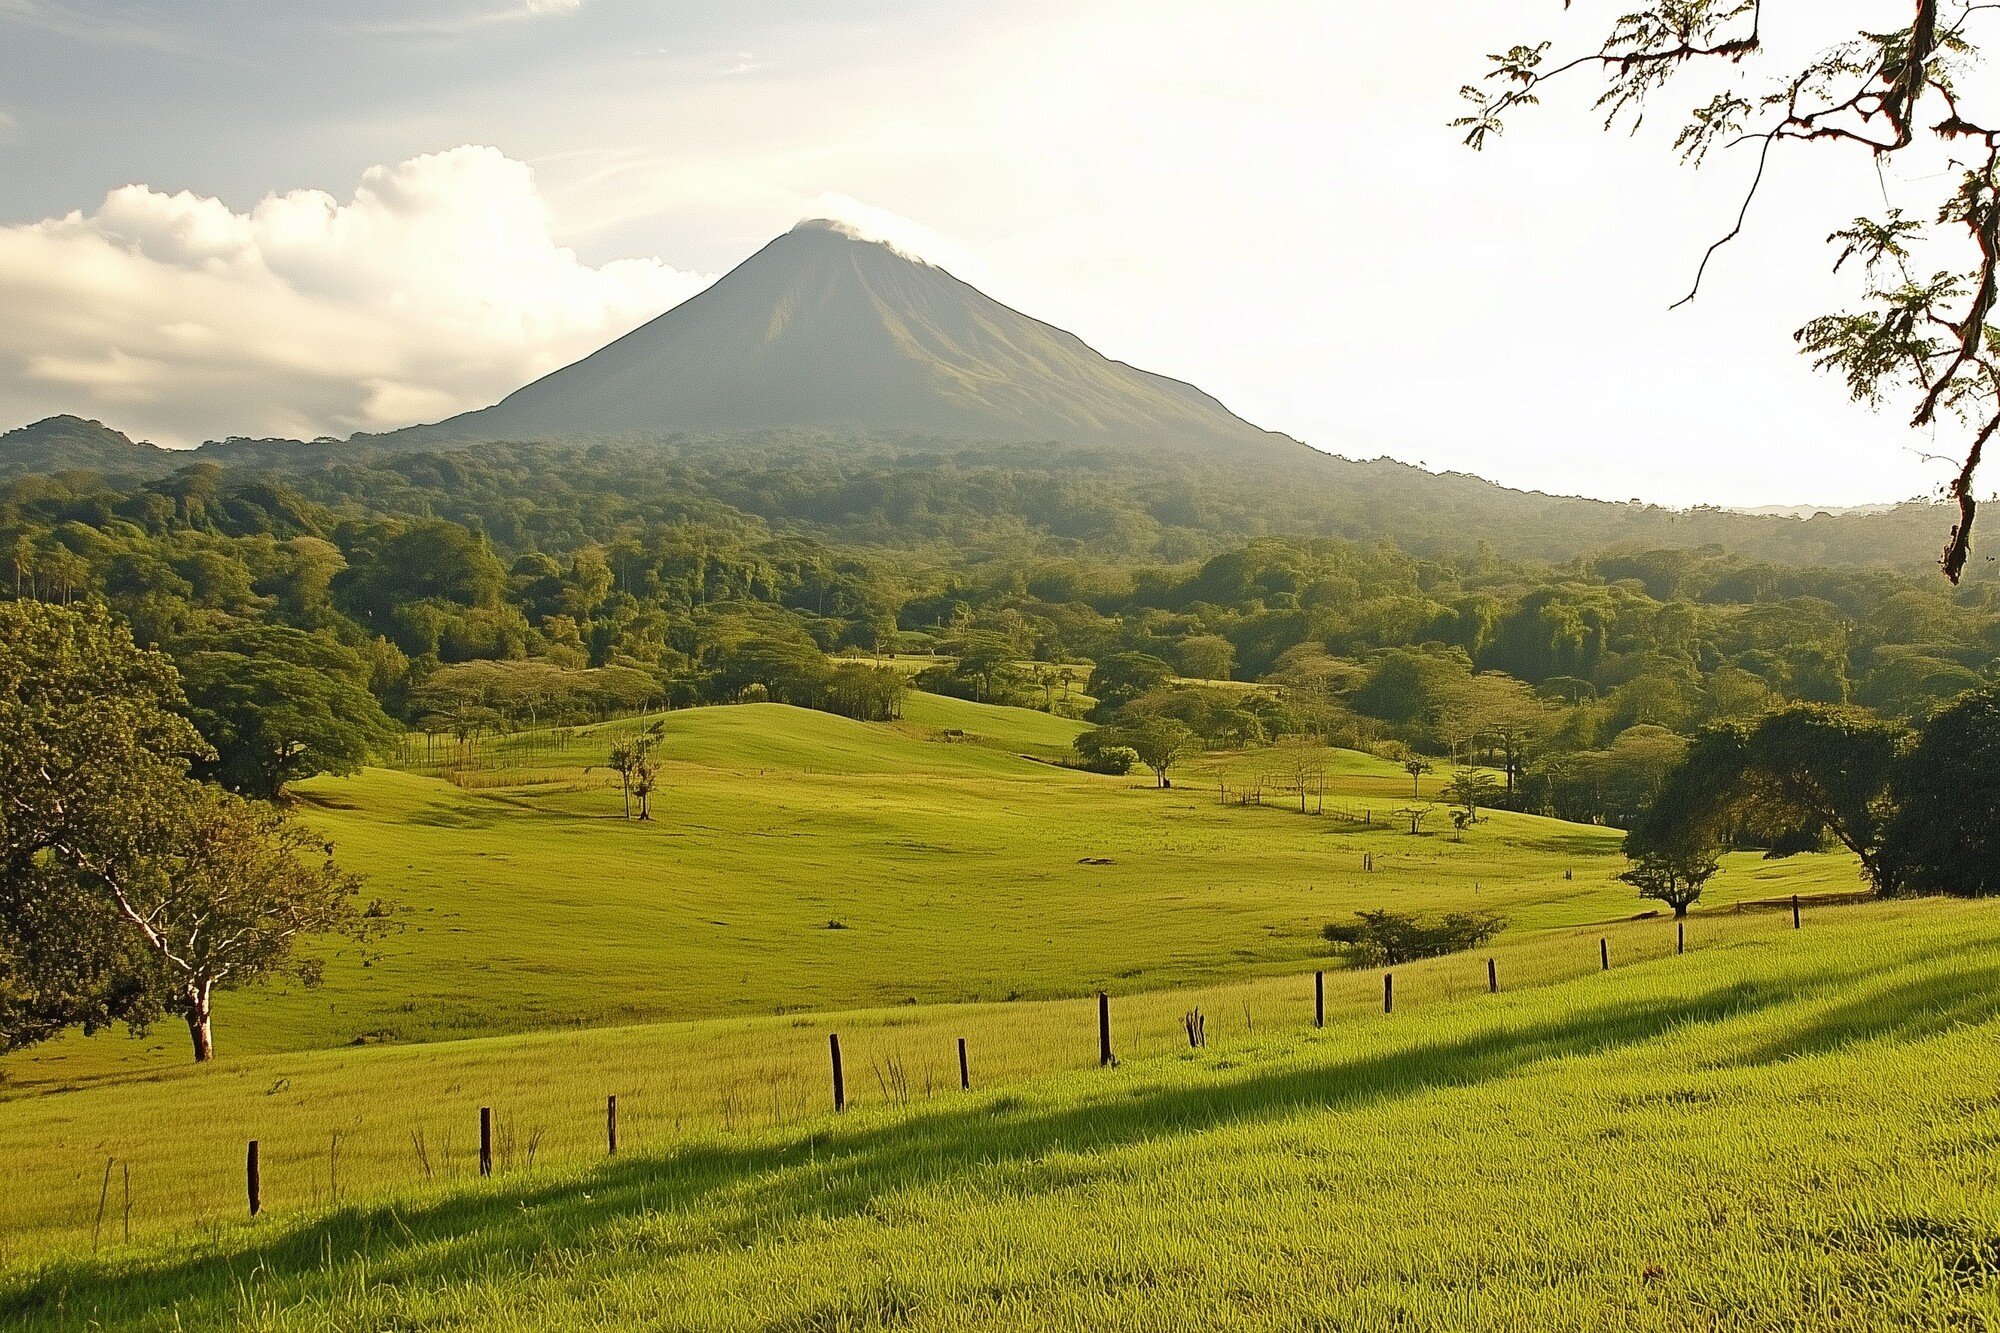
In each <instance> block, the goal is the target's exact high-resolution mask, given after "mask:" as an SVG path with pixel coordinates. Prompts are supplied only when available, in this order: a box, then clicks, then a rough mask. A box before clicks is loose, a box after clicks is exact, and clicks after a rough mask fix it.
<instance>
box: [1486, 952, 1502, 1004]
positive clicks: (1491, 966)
mask: <svg viewBox="0 0 2000 1333" xmlns="http://www.w3.org/2000/svg"><path fill="white" fill-rule="evenodd" d="M1486 993H1487V994H1488V995H1498V994H1499V993H1500V964H1499V963H1497V962H1495V961H1494V960H1493V959H1491V958H1489V959H1487V960H1486Z"/></svg>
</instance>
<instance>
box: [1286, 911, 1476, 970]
mask: <svg viewBox="0 0 2000 1333" xmlns="http://www.w3.org/2000/svg"><path fill="white" fill-rule="evenodd" d="M1506 926H1507V918H1506V917H1504V916H1501V915H1499V914H1498V913H1495V912H1446V913H1444V914H1443V915H1441V916H1437V917H1425V916H1416V915H1412V914H1409V913H1404V912H1390V911H1386V910H1381V909H1377V910H1374V911H1361V912H1356V913H1355V919H1354V920H1353V921H1352V922H1338V921H1335V922H1328V923H1327V924H1326V925H1325V926H1323V927H1321V929H1320V936H1321V938H1323V939H1325V940H1326V942H1327V943H1329V944H1339V945H1345V946H1346V947H1347V951H1348V959H1349V961H1350V962H1351V963H1352V964H1353V965H1354V966H1356V967H1384V966H1389V967H1393V966H1395V965H1396V964H1398V963H1408V962H1414V961H1415V960H1417V959H1419V958H1442V957H1443V956H1444V955H1446V954H1449V953H1457V952H1458V951H1460V950H1461V949H1476V948H1478V947H1479V946H1480V945H1482V944H1484V943H1486V942H1487V941H1488V940H1490V939H1492V938H1493V937H1494V936H1495V935H1498V934H1499V933H1500V932H1501V931H1502V930H1504V929H1506Z"/></svg>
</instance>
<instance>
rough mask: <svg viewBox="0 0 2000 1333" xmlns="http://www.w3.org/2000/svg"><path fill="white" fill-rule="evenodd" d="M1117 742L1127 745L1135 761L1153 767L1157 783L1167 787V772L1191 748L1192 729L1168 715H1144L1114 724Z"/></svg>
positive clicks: (1171, 784) (1168, 781)
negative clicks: (1136, 758) (1117, 725)
mask: <svg viewBox="0 0 2000 1333" xmlns="http://www.w3.org/2000/svg"><path fill="white" fill-rule="evenodd" d="M1116 733H1117V743H1118V744H1122V745H1125V746H1128V747H1130V748H1131V750H1132V752H1133V753H1135V754H1137V755H1138V756H1139V762H1140V763H1142V764H1144V765H1145V766H1146V767H1147V768H1150V769H1152V770H1153V776H1154V777H1155V778H1156V779H1157V780H1158V782H1159V785H1160V786H1161V787H1171V786H1173V785H1174V784H1173V782H1172V781H1171V780H1169V778H1168V777H1167V774H1168V772H1169V771H1171V770H1172V768H1173V767H1174V765H1175V764H1177V763H1179V762H1180V761H1181V760H1182V759H1183V758H1184V757H1186V756H1187V755H1188V754H1189V753H1190V752H1191V751H1192V750H1194V748H1195V735H1194V732H1193V731H1192V730H1191V729H1190V728H1189V727H1188V726H1187V724H1186V723H1184V722H1178V721H1176V720H1174V719H1173V718H1170V717H1145V718H1140V719H1138V720H1137V721H1134V722H1131V723H1128V724H1125V725H1121V726H1119V727H1118V728H1116Z"/></svg>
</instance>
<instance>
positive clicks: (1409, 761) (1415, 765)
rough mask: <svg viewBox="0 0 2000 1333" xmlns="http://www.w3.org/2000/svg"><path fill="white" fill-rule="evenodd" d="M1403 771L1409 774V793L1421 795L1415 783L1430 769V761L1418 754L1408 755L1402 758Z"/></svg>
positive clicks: (1414, 795)
mask: <svg viewBox="0 0 2000 1333" xmlns="http://www.w3.org/2000/svg"><path fill="white" fill-rule="evenodd" d="M1403 771H1404V772H1405V773H1408V774H1409V775H1410V795H1411V796H1412V797H1416V796H1418V795H1421V793H1420V792H1419V791H1418V790H1417V785H1418V783H1420V782H1421V781H1422V780H1423V776H1424V774H1426V773H1428V772H1430V771H1431V761H1430V760H1428V759H1426V758H1424V757H1423V756H1422V755H1420V754H1413V755H1410V756H1409V757H1408V758H1406V759H1404V760H1403Z"/></svg>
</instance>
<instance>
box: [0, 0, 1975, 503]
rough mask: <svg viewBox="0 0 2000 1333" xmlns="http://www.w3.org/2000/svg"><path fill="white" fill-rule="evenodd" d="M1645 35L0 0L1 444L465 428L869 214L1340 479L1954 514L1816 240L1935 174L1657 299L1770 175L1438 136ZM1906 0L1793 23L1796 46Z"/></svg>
mask: <svg viewBox="0 0 2000 1333" xmlns="http://www.w3.org/2000/svg"><path fill="white" fill-rule="evenodd" d="M1620 8H1622V5H1621V4H1620V3H1618V0H1612V3H1609V4H1606V3H1600V2H1599V0H1577V2H1576V3H1575V4H1574V5H1573V6H1572V7H1571V8H1570V10H1569V12H1568V13H1567V14H1565V12H1564V8H1563V6H1562V5H1561V4H1560V3H1559V2H1558V0H1425V2H1424V3H1405V4H1387V5H1385V4H1370V3H1363V2H1362V0H1232V2H1231V3H1230V4H1227V5H1219V4H1215V3H1212V0H1086V2H1083V3H1079V2H1078V0H983V3H981V4H979V5H977V6H970V5H953V4H946V3H941V2H940V0H847V2H845V3H828V2H826V0H819V2H817V3H813V2H809V0H763V2H761V3H743V4H725V5H718V4H715V3H712V0H710V2H705V3H683V2H682V0H442V2H441V3H437V4H427V5H415V4H392V3H387V2H386V0H314V2H313V3H311V4H304V3H273V2H272V0H171V2H168V0H162V3H159V4H152V5H144V4H115V3H97V2H95V0H0V428H5V427H8V426H12V425H17V424H21V423H24V422H27V421H31V420H35V419H38V418H40V417H43V416H48V415H52V414H55V413H59V412H72V413H76V414H78V415H81V416H87V417H95V418H98V419H101V420H103V421H105V422H106V423H107V424H110V425H113V426H116V427H118V428H120V429H122V430H125V431H127V432H128V433H130V434H132V435H134V436H137V437H141V438H148V439H152V440H154V441H157V442H159V443H162V444H172V445H186V444H193V443H197V442H199V441H201V440H203V439H211V438H223V437H227V436H233V435H247V436H270V435H283V436H291V437H297V438H312V437H317V436H322V435H333V436H345V435H347V434H350V433H352V432H354V431H357V430H383V429H390V428H394V427H397V426H402V425H408V424H412V423H415V422H418V421H427V420H436V419H438V418H440V417H443V416H447V415H450V414H452V413H455V412H458V411H462V410H466V409H469V408H474V407H479V406H484V405H486V404H487V403H490V402H492V401H495V400H497V399H498V398H499V397H501V396H503V395H504V394H505V393H507V392H508V391H509V390H511V389H513V388H515V387H518V386H519V385H520V384H522V383H524V382H526V381H527V380H529V379H531V378H534V377H535V376H537V375H540V374H543V373H545V372H547V371H549V370H552V369H554V368H556V367H557V366H559V365H563V364H566V363H567V362H569V361H572V360H575V359H577V358H578V357H580V356H582V355H584V354H586V353H588V352H589V351H591V350H593V349H594V348H596V347H597V346H599V345H601V344H602V343H604V342H607V341H609V340H610V339H611V338H613V337H616V336H617V335H619V334H622V333H624V332H625V331H627V330H629V329H631V328H633V327H635V326H636V325H638V324H639V323H641V322H643V321H644V320H646V319H648V318H650V317H652V316H653V315H656V314H658V313H659V312H661V311H663V310H665V309H667V308H668V307H670V306H671V305H673V304H675V303H676V302H678V301H680V300H683V299H685V298H686V297H687V296H689V295H691V294H693V293H694V292H695V291H698V290H699V289H700V288H701V286H703V285H704V284H706V283H707V282H710V281H713V280H714V278H715V277H716V276H717V275H719V274H720V273H722V272H724V271H726V270H727V269H728V268H729V267H731V266H732V265H734V264H735V263H737V262H739V261H740V260H742V259H743V258H745V257H747V256H748V255H749V254H750V253H751V252H752V251H754V250H756V249H757V248H758V247H759V246H760V245H762V244H763V243H764V242H765V241H767V240H769V239H770V238H771V237H772V236H775V235H777V234H778V233H780V232H782V231H785V230H786V229H788V228H789V227H790V226H791V225H792V224H793V223H795V222H797V221H798V220H799V219H801V218H804V217H811V216H833V217H839V218H842V219H844V220H847V221H850V222H853V223H855V224H856V225H858V226H860V227H861V228H862V229H864V230H866V231H868V232H870V233H871V234H874V235H879V236H881V237H883V238H884V239H888V240H891V241H894V242H896V243H897V244H898V245H900V246H901V247H902V248H904V249H907V250H910V251H912V252H914V253H917V254H919V255H922V256H924V257H926V258H927V259H929V260H931V261H932V262H935V263H939V264H942V265H943V266H944V267H946V268H949V269H951V270H952V271H953V272H954V273H956V274H958V276H960V277H962V278H965V279H966V280H968V281H970V282H972V283H974V284H975V285H977V286H979V287H981V288H983V289H984V290H986V291H987V292H988V293H989V294H990V295H992V296H994V297H995V298H997V299H999V300H1001V301H1004V302H1005V303H1007V304H1009V305H1012V306H1014V307H1016V308H1017V309H1021V310H1024V311H1026V312H1028V313H1030V314H1033V315H1035V316H1037V317H1039V318H1042V319H1046V320H1048V321H1050V322H1051V323H1054V324H1058V325H1060V326H1062V327H1064V328H1067V329H1069V330H1071V331H1072V332H1074V333H1076V334H1078V335H1079V336H1081V337H1082V338H1083V339H1084V340H1085V341H1087V342H1089V343H1090V344H1091V345H1093V346H1094V347H1096V348H1097V349H1098V350H1100V351H1102V352H1104V353H1105V354H1107V355H1109V356H1113V357H1116V358H1118V359H1121V360H1125V361H1129V362H1131V363H1133V364H1135V365H1139V366H1143V367H1145V368H1146V369H1149V370H1154V371H1158V372H1161V373H1163V374H1168V375H1173V376H1175V377H1178V378H1181V379H1186V380H1189V381H1192V382H1194V383H1196V384H1198V385H1200V386H1201V387H1203V388H1204V389H1206V390H1208V391H1209V392H1211V393H1213V394H1215V395H1216V396H1217V397H1219V398H1221V399H1222V400H1223V402H1225V403H1226V404H1228V405H1229V406H1230V407H1231V408H1232V409H1234V410H1235V411H1236V412H1238V413H1239V414H1241V415H1243V416H1245V417H1247V418H1249V419H1250V420H1252V421H1255V422H1256V423H1258V424H1259V425H1262V426H1266V427H1269V428H1271V429H1275V430H1282V431H1285V432H1287V433H1289V434H1292V435H1294V436H1297V437H1298V438H1300V439H1302V440H1304V441H1306V442H1307V443H1309V444H1312V445H1314V446H1316V447H1319V448H1322V449H1326V450H1329V451H1331V452H1335V453H1340V454H1345V455H1348V456H1351V457H1363V458H1366V457H1375V456H1379V455H1383V454H1387V455H1390V456H1393V457H1396V458H1400V459H1403V460H1405V461H1409V462H1414V463H1421V464H1423V465H1425V466H1428V467H1432V468H1435V469H1441V470H1443V469H1450V470H1459V471H1466V472H1472V473H1476V474H1478V475H1481V476H1485V477H1489V478H1492V479H1494V480H1497V481H1500V482H1503V483H1505V484H1508V485H1512V486H1520V487H1524V488H1529V489H1539V490H1546V491H1550V492H1557V493H1564V494H1584V495H1592V496H1598V497H1602V498H1607V499H1617V500H1624V499H1628V498H1640V499H1645V500H1648V501H1654V502H1659V503H1665V504H1675V505H1687V504H1696V503H1719V504H1730V505H1743V506H1749V505H1762V504H1823V505H1848V504H1862V503H1870V502H1880V501H1890V500H1897V499H1902V498H1906V497H1909V496H1913V495H1921V494H1930V493H1933V492H1934V491H1935V489H1936V487H1937V485H1938V483H1939V482H1940V481H1941V480H1942V479H1943V478H1944V477H1945V476H1946V475H1948V469H1947V467H1946V465H1945V464H1944V463H1942V462H1940V461H1937V460H1935V459H1926V458H1925V457H1924V453H1925V452H1926V451H1928V450H1935V451H1936V452H1939V453H1943V452H1948V451H1949V449H1950V448H1951V447H1952V445H1953V444H1954V442H1955V441H1954V440H1953V439H1952V437H1951V436H1950V435H1949V434H1946V435H1943V436H1940V437H1939V438H1937V439H1936V440H1935V441H1932V440H1929V439H1927V438H1920V437H1918V436H1915V435H1913V434H1912V433H1911V432H1910V431H1909V430H1908V429H1907V428H1906V426H1905V424H1904V423H1903V421H1902V420H1901V419H1899V418H1898V416H1897V415H1896V414H1895V413H1894V412H1893V411H1884V412H1883V413H1880V414H1877V413H1875V412H1872V411H1870V410H1869V409H1867V408H1865V407H1860V406H1856V405H1854V404H1852V403H1850V402H1849V401H1848V400H1847V396H1846V393H1845V391H1844V389H1843V388H1842V386H1841V385H1840V384H1839V383H1838V382H1836V381H1834V380H1831V379H1829V378H1827V377H1825V376H1822V375H1819V374H1816V373H1815V372H1814V371H1813V370H1812V368H1811V366H1810V365H1809V364H1808V363H1807V362H1805V361H1804V360H1802V359H1801V358H1800V357H1799V356H1798V355H1797V353H1796V351H1795V349H1794V346H1793V343H1792V338H1791V333H1792V331H1793V330H1794V329H1795V328H1796V327H1798V325H1800V324H1801V323H1803V322H1804V321H1805V320H1806V319H1807V318H1809V317H1811V316H1813V315H1816V314H1819V313H1823V312H1825V311H1828V310H1832V309H1836V308H1839V307H1840V306H1841V305H1842V304H1843V302H1844V301H1846V300H1847V299H1848V297H1849V296H1850V295H1851V289H1850V287H1849V286H1848V284H1847V283H1846V282H1845V281H1844V280H1835V279H1834V278H1833V277H1831V276H1830V274H1829V272H1828V270H1829V268H1830V261H1831V259H1832V258H1833V255H1832V253H1831V252H1830V251H1828V250H1827V249H1826V248H1825V247H1824V246H1823V245H1822V244H1821V241H1822V238H1824V237H1825V236H1826V235H1828V234H1829V233H1830V232H1831V231H1833V230H1834V229H1835V228H1836V227H1838V226H1841V225H1844V224H1845V223H1846V222H1847V220H1848V219H1850V218H1852V217H1853V216H1855V215H1856V214H1859V213H1861V212H1864V211H1869V210H1871V209H1872V210H1876V211H1879V209H1880V206H1881V203H1882V199H1883V196H1884V191H1885V190H1892V191H1893V190H1894V189H1897V188H1900V187H1902V186H1903V185H1905V184H1906V183H1905V182H1900V181H1895V180H1891V181H1888V182H1886V183H1885V182H1884V181H1881V180H1878V179H1877V178H1876V176H1875V174H1874V173H1873V171H1872V169H1870V168H1868V167H1867V166H1866V165H1865V164H1864V163H1862V162H1860V161H1859V160H1858V159H1856V158H1854V157H1852V156H1843V155H1841V154H1838V153H1833V152H1825V151H1820V150H1813V151H1811V152H1809V153H1807V154H1804V155H1800V156H1797V157H1795V158H1787V159H1783V160H1781V161H1780V162H1779V164H1778V167H1777V170H1776V171H1775V173H1774V175H1773V176H1772V178H1771V180H1770V183H1769V188H1768V190H1767V192H1766V193H1765V194H1764V195H1763V196H1761V197H1760V199H1759V201H1758V205H1757V208H1756V210H1755V211H1754V212H1753V214H1752V218H1751V227H1750V230H1749V231H1748V233H1747V234H1746V236H1745V237H1744V239H1743V240H1741V241H1740V242H1738V243H1736V244H1735V245H1733V246H1731V247H1730V248H1729V249H1728V250H1726V251H1725V252H1724V253H1723V254H1722V256H1721V257H1720V259H1719V260H1718V262H1717V264H1716V266H1715V267H1714V269H1713V270H1712V271H1711V274H1710V277H1709V281H1708V283H1707V285H1706V286H1705V289H1704V293H1703V295H1702V297H1701V298H1700V299H1699V300H1698V301H1697V302H1695V303H1694V304H1693V305H1690V306H1686V307H1683V308H1681V309H1679V310H1670V309H1669V307H1670V306H1671V305H1672V304H1673V302H1674V301H1675V300H1677V299H1678V298H1679V297H1680V296H1682V295H1683V294H1684V293H1685V292H1686V290H1687V288H1688V286H1689V283H1690V281H1691V279H1692V277H1693V274H1694V271H1695V266H1696V264H1697V263H1698V261H1699V259H1700V256H1701V253H1702V251H1703V250H1704V249H1705V248H1706V246H1707V244H1708V242H1709V241H1710V240H1712V239H1713V238H1715V237H1716V236H1718V235H1720V234H1721V233H1722V232H1724V231H1726V230H1727V229H1728V224H1729V222H1730V221H1731V220H1732V218H1733V216H1734V213H1735V209H1736V205H1737V203H1738V199H1739V196H1740V193H1741V191H1742V189H1743V187H1744V185H1745V183H1746V181H1747V175H1746V173H1747V172H1748V170H1749V169H1750V166H1751V164H1750V163H1749V162H1748V161H1746V160H1744V159H1742V158H1741V157H1740V156H1738V157H1733V158H1732V157H1724V158H1723V159H1721V160H1719V161H1717V162H1715V163H1713V164H1712V165H1711V166H1709V167H1708V168H1706V169H1704V170H1703V171H1701V172H1698V173H1697V172H1690V171H1688V170H1687V169H1685V168H1682V167H1680V166H1679V165H1678V164H1677V163H1676V161H1675V159H1674V158H1673V156H1672V154H1671V152H1670V151H1669V146H1670V142H1669V140H1670V136H1669V133H1668V132H1667V131H1665V130H1663V129H1658V128H1654V127H1646V128H1643V129H1642V131H1641V132H1640V133H1639V134H1638V135H1636V136H1628V135H1627V134H1626V133H1624V132H1623V131H1620V132H1618V133H1614V134H1610V135H1606V134H1603V133H1601V132H1600V131H1599V129H1598V118H1597V117H1595V116H1593V115H1592V114H1591V112H1590V110H1589V107H1588V104H1587V102H1584V101H1580V100H1575V99H1574V98H1573V97H1565V96H1556V97H1553V98H1551V99H1550V101H1549V103H1548V104H1547V105H1545V106H1544V107H1542V108H1540V109H1539V110H1537V111H1536V112H1534V113H1532V114H1527V115H1524V116H1522V117H1521V118H1520V119H1519V120H1518V121H1517V123H1515V124H1514V125H1513V126H1512V127H1511V128H1510V131H1509V133H1508V134H1507V136H1506V137H1505V138H1504V139H1503V140H1502V141H1501V142H1500V143H1499V144H1498V145H1497V146H1495V147H1494V148H1492V149H1490V150H1488V151H1487V152H1485V153H1481V154H1474V153H1472V152H1470V151H1468V150H1466V149H1465V148H1463V147H1461V146H1460V144H1459V141H1458V136H1457V135H1456V134H1455V133H1454V132H1453V131H1452V130H1450V129H1449V128H1447V122H1448V121H1449V120H1450V119H1451V118H1452V117H1454V116H1455V115H1457V114H1458V113H1459V103H1458V89H1459V87H1460V85H1462V84H1464V83H1466V82H1468V81H1469V80H1471V79H1473V78H1475V77H1477V76H1478V75H1479V74H1480V73H1481V72H1482V70H1483V68H1484V65H1483V56H1484V53H1486V52H1488V51H1493V50H1498V49H1502V48H1504V47H1506V46H1510V45H1512V44H1514V43H1515V42H1517V41H1521V40H1524V39H1528V38H1540V37H1544V36H1546V37H1550V38H1554V39H1556V40H1557V41H1558V42H1559V44H1561V43H1567V44H1568V45H1569V46H1570V47H1575V46H1578V45H1579V44H1584V43H1589V42H1590V41H1591V40H1592V36H1593V33H1596V34H1598V35H1601V33H1602V31H1603V26H1604V24H1605V23H1606V22H1607V21H1608V18H1609V17H1610V16H1611V15H1612V13H1613V12H1614V11H1616V10H1618V9H1620ZM1900 9H1901V6H1899V5H1897V4H1885V0H1811V2H1810V4H1808V3H1806V0H1794V3H1793V4H1792V5H1791V6H1790V8H1789V10H1783V11H1779V12H1778V14H1777V15H1776V17H1775V18H1774V22H1773V28H1772V32H1771V37H1772V40H1773V43H1774V45H1775V46H1776V47H1777V49H1778V50H1779V52H1780V53H1781V54H1783V53H1785V52H1796V53H1807V52H1810V51H1812V50H1815V49H1817V48H1818V47H1819V46H1820V45H1822V44H1823V43H1824V42H1825V41H1826V40H1829V39H1830V37H1831V36H1833V35H1838V34H1839V33H1840V30H1841V27H1842V25H1843V24H1845V25H1846V32H1847V33H1850V34H1851V33H1852V32H1853V30H1854V26H1855V24H1856V23H1857V22H1858V23H1859V24H1860V26H1864V27H1865V26H1870V24H1871V23H1872V24H1873V26H1876V27H1880V26H1884V24H1885V23H1886V17H1885V16H1886V14H1887V13H1888V11H1891V10H1893V11H1896V12H1898V13H1900ZM1787 22H1789V23H1792V24H1801V25H1803V24H1810V25H1813V26H1811V27H1785V26H1783V25H1784V24H1785V23H1787ZM1581 91H1582V89H1581V87H1580V86H1579V89H1578V92H1579V93H1580V92H1581ZM1907 184H1916V185H1919V186H1920V185H1921V184H1922V182H1921V181H1915V182H1910V183H1907Z"/></svg>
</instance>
